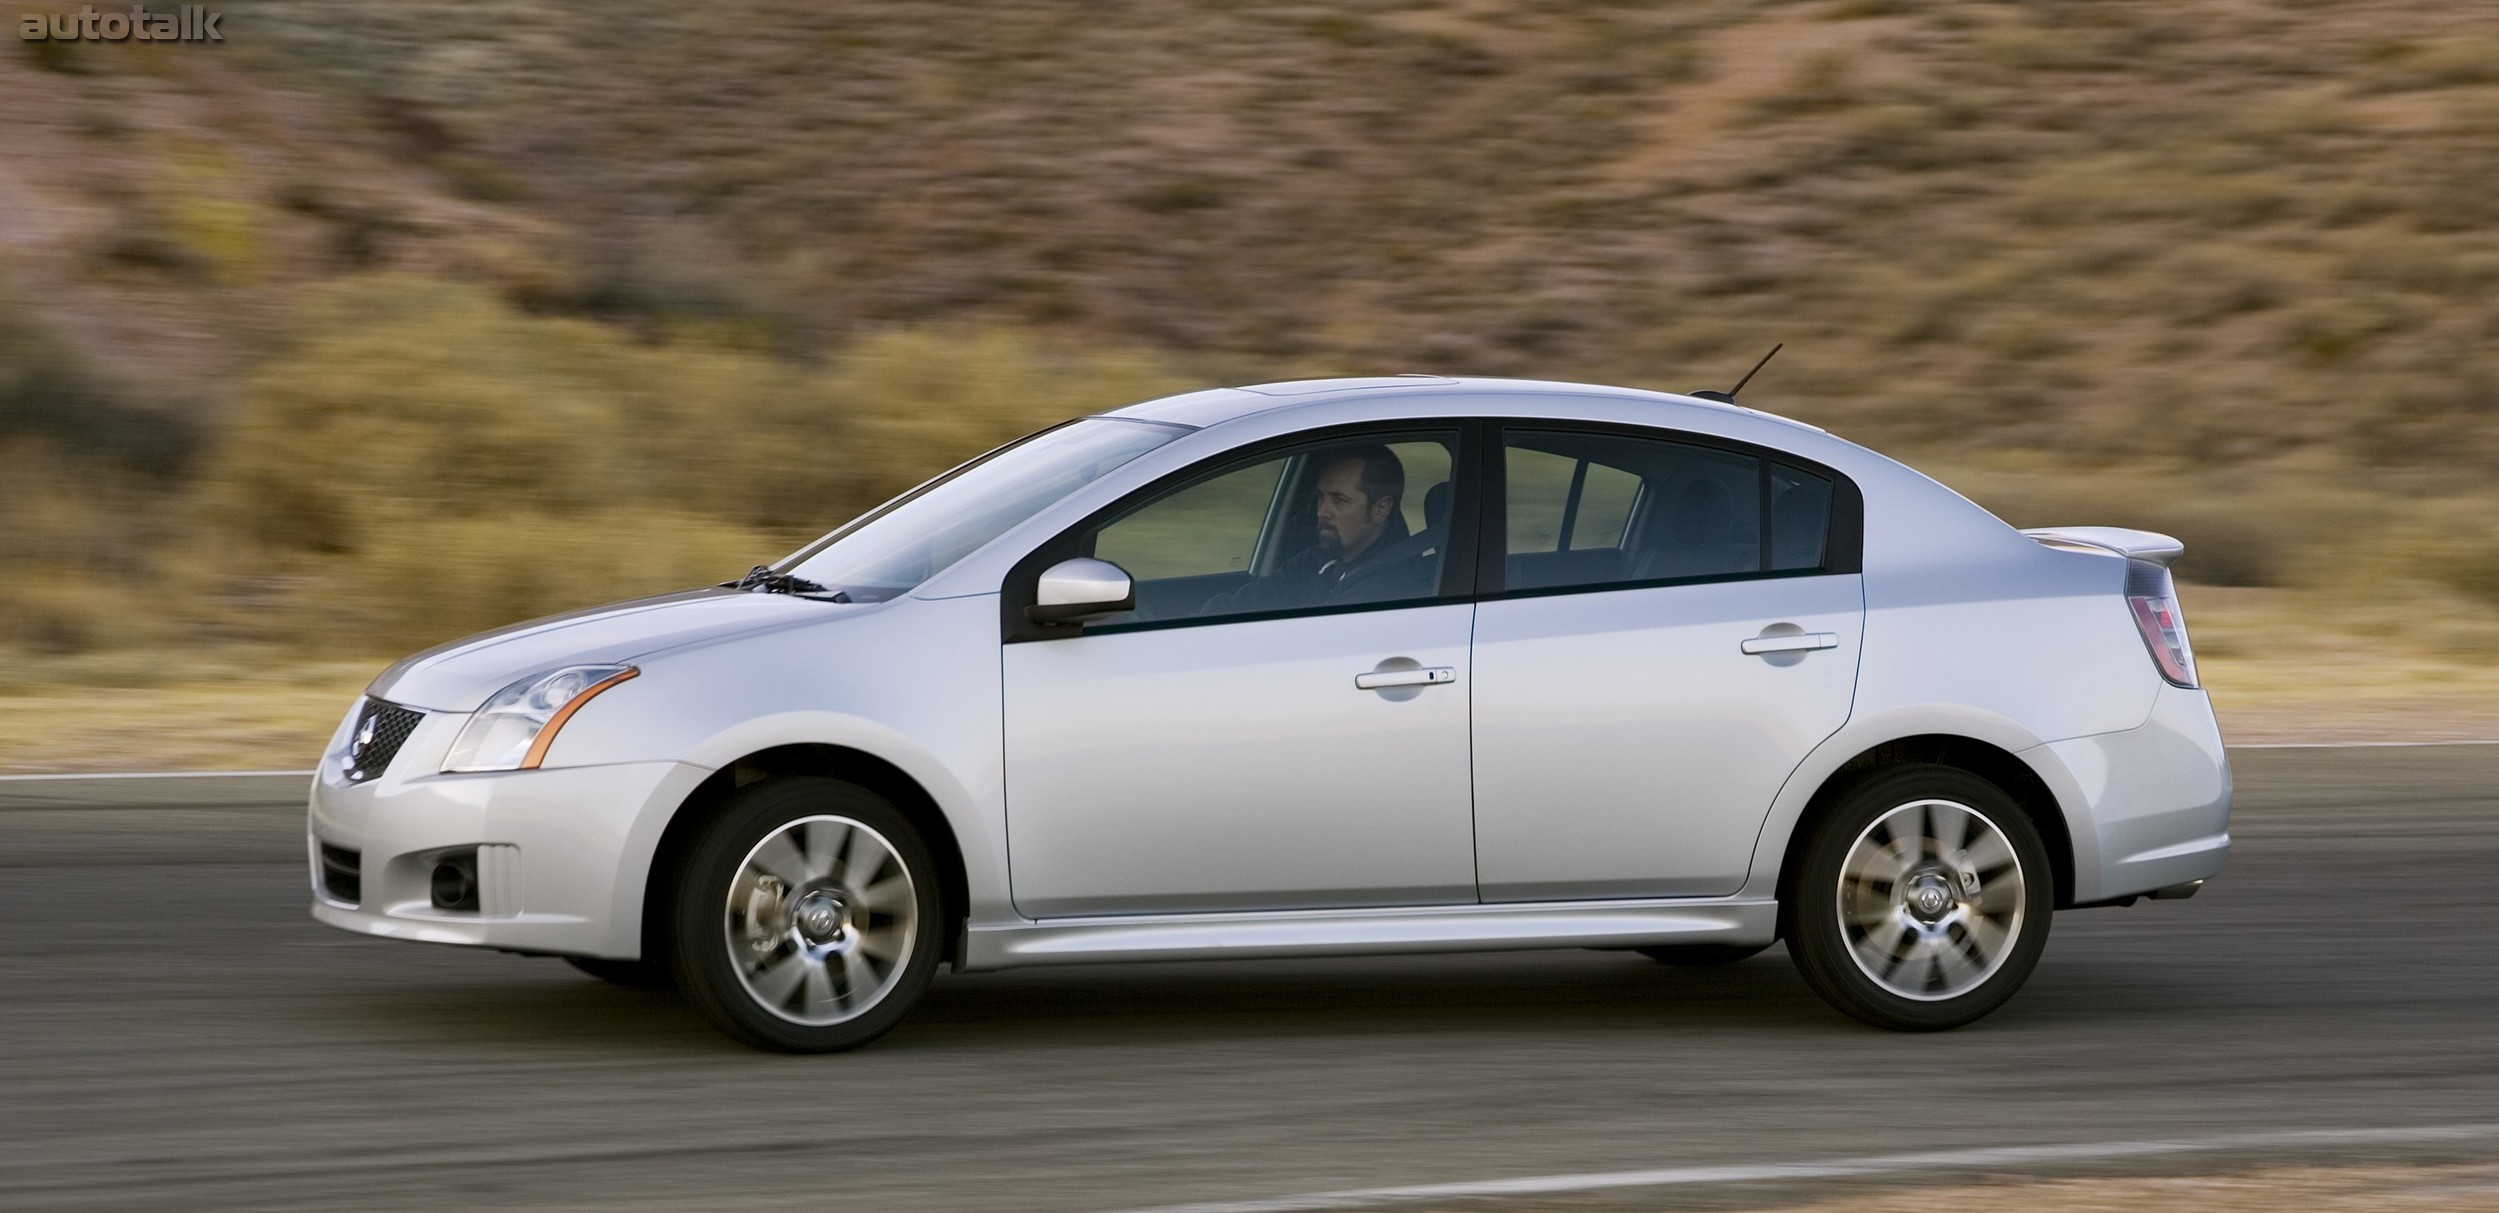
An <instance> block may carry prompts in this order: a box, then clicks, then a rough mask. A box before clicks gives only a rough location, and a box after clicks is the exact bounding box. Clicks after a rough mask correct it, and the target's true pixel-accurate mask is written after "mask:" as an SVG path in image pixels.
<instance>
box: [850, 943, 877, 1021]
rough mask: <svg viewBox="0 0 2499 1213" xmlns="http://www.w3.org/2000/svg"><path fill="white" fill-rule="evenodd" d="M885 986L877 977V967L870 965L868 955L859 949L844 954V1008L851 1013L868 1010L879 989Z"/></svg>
mask: <svg viewBox="0 0 2499 1213" xmlns="http://www.w3.org/2000/svg"><path fill="white" fill-rule="evenodd" d="M883 984H884V982H883V981H881V980H879V979H878V977H877V975H876V966H874V965H872V964H869V963H868V957H867V954H866V953H864V952H861V951H860V950H859V949H857V948H852V949H851V950H850V951H847V952H844V953H842V1006H843V1008H844V1009H846V1010H850V1011H863V1010H866V1009H867V1007H868V1004H870V1003H872V1002H875V1001H876V995H877V992H878V989H877V988H878V987H879V986H882V985H883Z"/></svg>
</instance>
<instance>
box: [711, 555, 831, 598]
mask: <svg viewBox="0 0 2499 1213" xmlns="http://www.w3.org/2000/svg"><path fill="white" fill-rule="evenodd" d="M721 584H722V585H724V586H727V587H728V588H730V589H733V590H748V591H751V592H753V593H757V594H824V593H825V591H826V587H824V586H821V585H817V584H816V583H815V582H812V581H809V580H807V579H806V578H804V577H793V576H791V575H790V574H788V573H776V572H774V571H773V569H772V566H771V565H768V564H759V565H756V566H755V567H754V568H751V569H748V570H746V576H744V577H740V578H738V579H737V580H735V581H724V582H722V583H721ZM828 601H832V602H848V601H850V595H848V594H845V593H843V592H841V591H840V590H834V591H832V593H831V595H830V597H829V598H828Z"/></svg>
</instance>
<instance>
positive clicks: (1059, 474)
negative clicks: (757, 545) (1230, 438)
mask: <svg viewBox="0 0 2499 1213" xmlns="http://www.w3.org/2000/svg"><path fill="white" fill-rule="evenodd" d="M1188 432H1189V431H1188V429H1187V427H1184V426H1175V425H1167V424H1164V423H1161V422H1151V421H1135V420H1130V419H1128V418H1122V417H1090V418H1086V419H1085V420H1082V421H1077V422H1073V423H1071V424H1068V425H1063V426H1060V427H1058V428H1056V429H1050V430H1043V431H1042V432H1040V433H1038V434H1034V435H1032V436H1030V437H1027V438H1024V439H1021V440H1019V441H1017V442H1013V443H1010V444H1008V445H1006V446H1003V447H1000V448H998V449H997V450H995V451H992V452H990V453H989V454H987V455H984V456H982V457H981V458H979V459H976V460H973V461H972V462H970V463H967V464H965V465H963V466H962V467H960V468H957V469H955V470H954V471H953V472H951V473H949V474H948V475H946V476H944V477H941V478H939V479H937V480H934V481H931V482H930V483H928V484H926V485H923V486H921V487H920V488H918V489H916V490H914V491H912V492H911V493H908V494H906V495H904V496H902V497H900V498H897V499H895V500H894V501H893V502H891V503H889V504H887V505H885V506H884V507H882V508H880V509H878V510H876V511H874V512H872V513H870V514H868V515H867V516H865V517H863V518H861V519H860V520H859V521H858V522H855V523H852V524H851V525H850V526H848V527H846V528H844V529H842V530H840V531H836V532H834V533H833V534H832V535H830V536H828V537H827V538H825V539H823V540H820V541H818V543H817V544H816V546H815V547H813V548H810V549H808V550H807V551H804V552H802V553H800V554H799V556H798V557H797V558H796V560H797V563H795V564H791V563H789V562H784V563H783V564H782V566H781V567H780V571H781V572H784V573H787V574H789V575H791V576H793V577H798V578H801V579H804V580H807V581H812V582H815V583H816V584H817V585H820V586H823V587H825V592H826V593H828V594H839V595H841V596H842V598H843V600H845V601H849V602H883V601H885V600H886V599H889V598H894V597H898V596H900V595H903V594H908V593H910V592H911V591H912V590H913V589H914V588H916V587H917V586H918V585H919V584H920V583H921V582H923V581H926V580H928V579H929V578H931V577H934V576H936V575H937V574H939V573H941V572H943V571H945V569H946V568H947V566H949V565H952V564H953V563H954V562H956V561H958V560H961V559H962V558H964V557H966V556H969V555H971V554H972V553H973V552H975V551H978V550H979V549H981V548H982V547H984V546H986V545H987V544H988V543H989V541H990V540H992V539H995V538H997V537H998V536H1000V535H1003V534H1005V533H1006V532H1007V530H1008V528H1010V527H1013V526H1015V525H1016V524H1017V523H1020V522H1022V521H1024V520H1025V519H1027V518H1030V517H1032V516H1033V515H1035V514H1038V513H1040V512H1041V511H1043V510H1045V509H1048V508H1049V507H1050V506H1052V505H1054V504H1057V503H1058V502H1059V501H1060V500H1062V499H1064V498H1065V497H1066V496H1067V495H1068V494H1070V493H1073V492H1075V491H1076V490H1078V489H1080V488H1083V487H1084V486H1086V485H1088V484H1091V483H1093V482H1094V481H1095V480H1098V479H1100V478H1101V477H1103V476H1106V475H1108V474H1110V472H1111V471H1112V470H1113V469H1115V468H1118V467H1119V466H1120V465H1122V464H1124V463H1127V462H1128V461H1129V460H1131V459H1134V458H1136V457H1137V456H1139V455H1142V454H1144V453H1146V452H1147V451H1150V450H1153V449H1154V448H1156V447H1158V446H1161V445H1163V444H1164V443H1166V442H1169V441H1171V440H1172V439H1174V438H1178V437H1179V436H1181V435H1182V434H1185V433H1188Z"/></svg>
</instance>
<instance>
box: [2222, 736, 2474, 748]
mask: <svg viewBox="0 0 2499 1213" xmlns="http://www.w3.org/2000/svg"><path fill="white" fill-rule="evenodd" d="M2433 745H2499V739H2491V740H2487V741H2256V742H2250V743H2248V744H2246V745H2234V746H2225V747H2223V748H2225V749H2232V750H2370V749H2383V748H2387V747H2402V748H2409V747H2414V746H2433Z"/></svg>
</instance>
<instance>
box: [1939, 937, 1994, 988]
mask: <svg viewBox="0 0 2499 1213" xmlns="http://www.w3.org/2000/svg"><path fill="white" fill-rule="evenodd" d="M1934 953H1935V963H1936V966H1937V968H1938V969H1939V970H1940V971H1941V972H1942V974H1943V978H1944V988H1945V989H1947V990H1957V989H1960V988H1962V987H1963V986H1965V985H1967V984H1969V983H1970V982H1971V981H1973V980H1975V979H1976V978H1977V977H1978V975H1979V974H1980V973H1981V972H1982V971H1984V970H1985V969H1986V967H1987V958H1986V957H1984V956H1981V957H1979V958H1977V959H1972V958H1971V956H1970V953H1969V951H1968V950H1967V947H1966V946H1965V943H1964V941H1962V940H1957V939H1944V940H1942V941H1939V942H1938V943H1937V944H1936V945H1935V949H1934Z"/></svg>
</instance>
